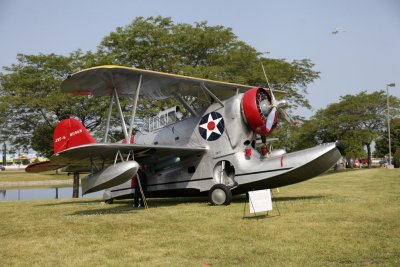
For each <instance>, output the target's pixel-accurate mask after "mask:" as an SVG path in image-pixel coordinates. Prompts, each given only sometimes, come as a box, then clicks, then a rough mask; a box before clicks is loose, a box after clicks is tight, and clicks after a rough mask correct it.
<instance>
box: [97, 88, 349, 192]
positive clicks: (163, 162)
mask: <svg viewBox="0 0 400 267" xmlns="http://www.w3.org/2000/svg"><path fill="white" fill-rule="evenodd" d="M242 98H243V94H237V95H235V96H233V97H231V98H229V99H227V100H225V101H222V103H213V104H211V105H210V106H209V107H208V108H207V109H206V110H203V111H197V114H198V116H191V117H189V118H187V119H184V120H176V118H175V119H172V120H171V123H168V122H167V123H165V125H163V126H162V127H151V125H150V126H149V125H148V127H147V128H148V129H150V130H148V131H146V130H142V131H141V132H139V133H137V134H136V135H135V137H134V142H135V144H141V145H170V146H171V145H172V146H174V145H176V146H187V147H205V148H206V152H205V153H201V154H193V155H192V156H191V157H187V158H178V157H165V158H163V159H158V160H157V162H144V163H145V164H146V165H147V166H148V167H147V170H146V173H147V177H148V181H147V184H148V185H147V186H148V188H147V190H148V196H149V197H169V196H200V195H207V194H208V191H209V190H210V188H211V187H212V186H213V185H215V184H223V185H225V186H226V187H227V188H229V189H230V190H231V192H232V194H241V193H245V192H248V191H250V190H258V189H265V188H276V187H282V186H286V185H290V184H294V183H298V182H301V181H305V180H307V179H310V178H312V177H315V176H317V175H319V174H321V173H323V172H325V171H327V170H328V169H329V168H331V167H332V166H333V165H334V164H335V163H336V162H337V161H338V160H339V158H340V157H341V151H340V150H341V147H340V145H339V144H338V143H330V144H323V145H320V146H316V147H314V148H310V149H306V150H301V151H297V152H294V153H285V151H284V150H281V149H280V150H274V151H270V152H269V153H267V154H265V155H262V154H261V153H260V152H259V151H258V150H257V148H256V138H255V134H254V132H253V131H252V130H251V129H250V127H249V126H248V124H247V122H246V118H245V116H244V115H243V112H242V106H241V105H242ZM164 122H165V121H164ZM142 164H143V163H142ZM132 193H133V189H132V188H131V182H130V181H128V182H126V183H123V184H121V185H118V186H115V187H112V188H109V189H107V190H106V191H105V193H104V199H105V200H109V199H114V198H119V197H122V196H126V195H130V194H132Z"/></svg>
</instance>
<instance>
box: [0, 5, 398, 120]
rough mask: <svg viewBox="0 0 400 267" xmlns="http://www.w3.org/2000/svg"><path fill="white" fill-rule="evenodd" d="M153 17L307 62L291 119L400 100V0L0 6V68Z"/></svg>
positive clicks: (91, 43) (92, 44) (89, 44)
mask: <svg viewBox="0 0 400 267" xmlns="http://www.w3.org/2000/svg"><path fill="white" fill-rule="evenodd" d="M158 15H161V16H163V17H171V18H172V20H173V21H174V22H175V23H190V24H193V23H194V22H199V21H207V22H208V24H209V25H212V26H214V25H223V26H225V27H230V28H232V30H233V32H234V33H235V34H236V35H237V36H238V39H239V40H242V41H244V42H246V43H247V44H249V45H251V46H253V47H254V48H256V49H257V50H258V51H261V52H268V54H266V56H267V57H271V58H280V59H287V60H288V61H292V60H296V59H298V60H300V59H304V58H306V59H310V60H311V61H312V62H313V63H314V64H315V66H314V70H316V71H319V72H320V78H319V79H318V80H316V81H314V82H313V83H312V84H310V85H309V86H308V89H307V90H308V95H307V98H308V99H309V101H310V103H311V105H312V106H313V110H311V111H310V110H306V109H299V110H297V111H296V115H302V116H305V117H309V116H311V115H312V114H313V113H314V112H315V111H316V110H317V109H320V108H325V107H326V106H327V105H328V104H330V103H333V102H337V101H339V99H340V96H343V95H346V94H357V93H359V92H361V91H363V90H366V91H368V92H374V91H377V90H386V85H387V84H388V83H393V82H394V83H395V84H396V86H395V87H390V88H389V93H390V94H391V95H395V96H397V97H400V1H399V0H335V1H333V0H325V1H319V0H302V1H296V0H264V1H262V0H247V1H243V0H219V1H218V0H201V1H200V0H186V1H182V0H146V1H140V0H113V1H109V0H107V1H106V0H68V1H67V0H65V1H62V0H36V1H32V0H0V36H1V42H0V48H1V49H0V66H10V65H11V64H13V63H16V56H17V54H18V53H23V54H39V53H43V54H50V53H55V54H59V55H68V54H69V53H70V52H72V51H75V50H77V49H82V50H83V51H95V50H96V47H97V45H98V44H99V43H100V42H101V40H102V39H103V38H104V37H105V36H107V35H108V34H109V33H110V32H112V31H114V30H115V29H116V28H117V27H123V26H126V25H128V24H130V23H131V22H132V21H133V20H134V18H135V17H138V16H143V17H149V16H158ZM335 27H341V28H343V29H345V31H342V32H339V33H338V34H332V31H333V29H334V28H335ZM3 72H4V71H3Z"/></svg>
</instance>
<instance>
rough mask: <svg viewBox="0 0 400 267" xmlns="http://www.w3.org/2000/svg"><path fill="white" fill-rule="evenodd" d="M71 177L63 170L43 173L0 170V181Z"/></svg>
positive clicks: (63, 178)
mask: <svg viewBox="0 0 400 267" xmlns="http://www.w3.org/2000/svg"><path fill="white" fill-rule="evenodd" d="M67 179H72V176H68V175H67V173H65V172H60V174H56V173H55V172H54V171H52V172H43V173H27V172H25V171H24V170H21V171H2V172H0V182H21V181H45V180H67Z"/></svg>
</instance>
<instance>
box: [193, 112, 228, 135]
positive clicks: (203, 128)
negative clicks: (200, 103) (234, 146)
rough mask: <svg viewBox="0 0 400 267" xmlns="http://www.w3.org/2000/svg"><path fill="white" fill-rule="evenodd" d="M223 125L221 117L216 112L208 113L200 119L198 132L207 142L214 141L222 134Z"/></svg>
mask: <svg viewBox="0 0 400 267" xmlns="http://www.w3.org/2000/svg"><path fill="white" fill-rule="evenodd" d="M224 130H225V124H224V119H223V118H222V115H221V114H219V113H218V112H215V111H213V112H210V113H208V114H206V115H204V116H203V118H201V120H200V122H199V132H200V135H201V137H203V138H204V139H205V140H207V141H215V140H217V139H218V138H220V136H221V135H222V134H223V133H224Z"/></svg>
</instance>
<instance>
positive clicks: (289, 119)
mask: <svg viewBox="0 0 400 267" xmlns="http://www.w3.org/2000/svg"><path fill="white" fill-rule="evenodd" d="M279 112H280V113H281V114H282V116H283V117H284V118H285V120H286V121H287V122H289V123H290V124H291V125H292V126H294V125H296V122H295V121H294V120H293V118H292V117H291V116H290V115H289V114H288V113H287V112H286V111H285V110H283V109H280V110H279Z"/></svg>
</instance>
